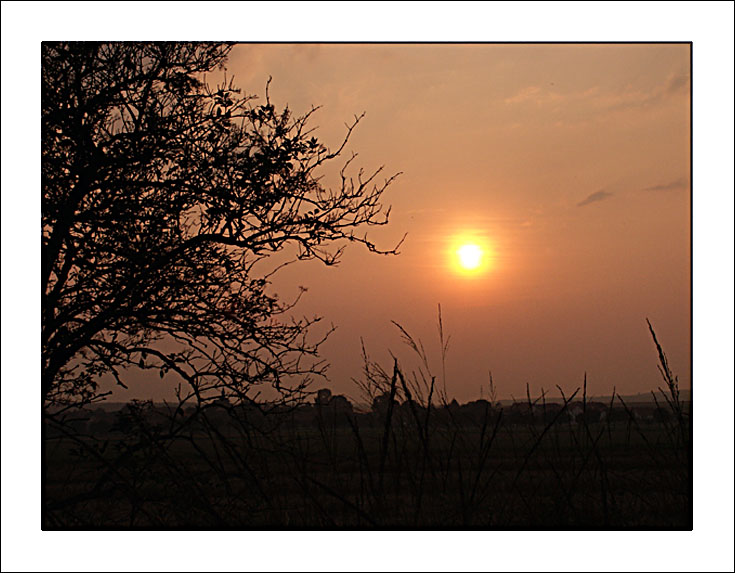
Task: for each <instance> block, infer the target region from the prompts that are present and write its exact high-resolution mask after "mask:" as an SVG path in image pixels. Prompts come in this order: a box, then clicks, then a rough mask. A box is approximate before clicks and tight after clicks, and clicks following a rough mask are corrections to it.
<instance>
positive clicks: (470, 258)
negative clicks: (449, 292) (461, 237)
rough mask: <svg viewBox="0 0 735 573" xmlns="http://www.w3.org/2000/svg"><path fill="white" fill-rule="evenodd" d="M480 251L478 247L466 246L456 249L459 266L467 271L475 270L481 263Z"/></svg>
mask: <svg viewBox="0 0 735 573" xmlns="http://www.w3.org/2000/svg"><path fill="white" fill-rule="evenodd" d="M482 255H483V252H482V249H481V248H480V247H479V246H478V245H474V244H466V245H462V246H461V247H460V248H459V249H457V256H458V257H459V264H460V265H461V266H462V268H464V269H467V270H468V271H470V270H473V269H476V268H478V267H479V266H480V264H481V263H482Z"/></svg>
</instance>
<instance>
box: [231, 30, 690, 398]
mask: <svg viewBox="0 0 735 573" xmlns="http://www.w3.org/2000/svg"><path fill="white" fill-rule="evenodd" d="M689 58H690V51H689V46H688V45H685V44H681V45H661V44H659V45H656V44H647V45H540V44H539V45H492V44H484V45H483V44H474V45H472V44H465V45H448V44H444V45H441V44H440V45H430V44H424V45H421V44H419V45H395V44H394V45H390V44H388V45H340V44H321V45H314V44H310V45H253V44H251V45H244V46H239V47H237V48H235V50H234V51H233V53H232V55H231V58H230V63H229V65H228V74H232V75H234V76H235V81H236V83H237V84H238V85H240V86H241V87H243V88H244V89H245V91H247V92H250V93H256V94H260V95H262V94H263V92H264V86H265V83H266V81H267V79H268V76H269V75H270V76H272V77H273V81H272V84H271V88H270V93H271V98H272V99H273V100H274V102H275V103H276V104H277V105H280V106H282V105H284V104H288V105H289V106H290V107H291V108H292V109H293V111H294V112H296V113H299V112H301V113H303V112H305V111H307V110H308V109H309V108H310V106H312V105H319V106H322V109H321V110H320V111H319V112H318V113H317V115H316V117H315V119H314V124H313V125H315V126H317V125H318V126H319V130H318V132H317V133H318V135H320V137H321V139H322V140H323V141H324V142H325V143H327V144H331V145H333V146H334V145H336V144H337V143H338V141H339V138H340V137H341V135H342V133H343V132H344V123H345V122H347V121H349V120H351V119H352V118H353V116H354V115H355V114H360V113H362V112H363V111H365V112H367V113H366V117H365V119H364V120H363V122H362V123H361V124H360V126H359V127H358V129H357V131H356V132H355V134H354V137H353V138H352V140H351V142H350V144H349V149H350V150H352V151H355V152H357V153H358V154H359V157H358V162H359V164H360V165H361V166H363V167H365V168H366V169H371V168H376V167H379V166H380V165H385V169H386V173H387V174H391V173H394V172H397V171H401V172H403V175H402V176H401V177H400V178H399V179H398V180H397V181H396V182H395V183H394V184H393V185H392V186H391V187H390V188H389V191H388V192H387V195H386V199H387V200H388V201H389V202H390V203H391V204H392V205H393V211H392V213H393V217H392V224H391V225H390V227H389V228H386V229H379V230H378V231H376V232H374V234H373V236H374V237H375V238H376V239H378V240H379V242H380V244H381V245H382V246H386V247H387V246H390V245H391V242H392V241H395V240H397V239H398V238H400V236H401V235H402V233H403V232H407V233H408V238H407V239H406V242H405V244H404V245H403V247H402V248H401V253H402V254H401V255H400V256H398V257H392V258H388V257H378V256H376V255H372V254H370V253H367V252H364V251H363V250H361V249H358V248H357V247H353V248H350V249H348V250H347V252H346V255H345V257H344V259H343V263H342V264H341V265H340V266H339V267H337V268H322V267H320V266H319V265H318V264H316V263H314V264H311V263H309V264H307V265H302V266H293V267H290V268H288V269H286V270H285V271H284V272H283V273H282V275H281V277H280V279H279V280H278V281H276V284H277V286H278V289H279V292H281V293H284V294H285V295H288V294H289V293H292V294H295V293H296V290H297V285H304V286H307V287H308V288H309V291H308V293H307V296H306V297H305V298H304V299H303V304H302V305H301V306H300V310H301V311H302V312H303V313H306V314H311V313H313V312H316V313H319V314H322V315H324V316H325V319H326V320H327V321H332V322H334V323H335V324H336V325H337V326H338V333H337V334H336V335H335V336H334V337H333V338H332V339H331V340H330V341H329V342H328V343H327V344H326V345H325V347H324V356H325V358H327V359H328V360H329V361H330V362H331V363H332V369H331V375H330V378H331V381H330V383H329V385H331V387H332V388H333V389H334V390H335V391H338V392H347V393H348V394H352V395H355V396H356V392H355V387H354V384H352V383H351V382H350V378H351V377H354V376H358V375H359V371H360V360H359V355H360V337H361V336H362V337H363V338H364V339H365V343H366V346H367V349H368V352H369V353H370V354H371V355H372V356H374V357H375V358H378V359H380V360H382V361H383V362H385V363H386V364H389V363H390V362H389V361H390V356H389V354H388V350H389V349H391V350H393V351H394V352H395V353H397V354H398V355H399V357H400V358H402V359H403V360H404V361H405V366H406V367H410V366H411V365H412V361H411V360H410V357H411V355H410V352H405V351H404V348H403V347H402V345H401V343H400V338H399V336H398V334H397V331H396V329H395V328H394V327H393V326H392V325H391V324H390V321H391V320H395V321H397V322H399V323H400V324H402V325H403V326H404V327H405V328H406V329H407V330H408V331H409V332H411V333H412V334H414V335H415V336H416V337H420V338H421V339H422V340H423V341H424V344H425V346H426V349H427V352H428V354H429V357H430V359H434V360H433V362H432V367H433V369H434V371H435V373H436V374H439V373H440V371H441V368H440V366H439V343H438V337H437V333H436V332H437V329H436V313H437V303H441V305H442V310H443V318H444V328H445V332H448V333H449V334H450V335H451V337H452V340H451V343H450V348H449V353H448V356H447V388H448V392H449V394H450V395H451V396H456V397H457V399H458V400H460V401H464V400H470V399H474V398H477V397H479V394H480V386H481V385H483V384H486V382H487V371H488V370H492V372H493V376H494V380H495V383H496V385H497V387H498V391H499V393H500V395H502V396H504V397H505V396H510V395H514V396H522V395H524V394H525V384H526V383H527V382H528V383H529V384H530V386H531V391H532V392H534V393H535V392H538V391H539V390H540V388H541V387H542V386H543V387H544V388H546V389H554V386H555V385H556V384H560V385H561V386H562V387H563V388H564V389H565V391H566V390H567V389H570V390H571V389H573V388H575V387H576V386H578V385H579V384H580V383H581V380H582V377H583V374H584V372H585V371H587V373H588V377H589V389H590V391H591V392H592V393H600V394H602V393H609V392H610V391H611V390H612V387H613V386H615V387H616V388H617V390H618V391H619V392H623V393H634V392H639V391H643V392H648V391H649V390H651V389H655V387H656V386H658V385H659V383H660V379H659V378H658V372H657V370H656V353H655V349H654V347H653V345H652V343H651V342H650V337H649V334H648V332H647V327H646V323H645V318H646V317H648V318H650V320H651V321H652V323H653V325H654V327H655V328H656V330H657V332H658V335H659V338H660V340H661V341H662V344H663V345H664V348H665V350H666V351H667V353H668V355H669V359H670V362H671V364H672V366H673V367H674V368H675V371H676V372H677V373H678V374H679V376H680V379H681V380H682V382H684V384H683V386H684V387H688V385H689V360H690V354H689V341H690V320H689V310H690V288H689V287H690V285H689V277H690V249H689V231H690V224H689V217H690V197H689V172H690V161H689V150H690V113H689V109H690V98H689V82H690V78H689V69H690V66H689V61H690V60H689ZM325 175H326V176H327V177H326V180H327V181H328V180H329V172H326V173H325ZM468 232H470V233H475V234H479V235H481V236H483V237H484V238H485V239H486V241H487V242H488V243H489V244H490V245H491V246H492V250H493V254H494V256H493V261H492V265H491V268H490V269H489V270H488V271H487V272H485V273H481V274H480V275H479V276H474V275H464V276H463V275H460V274H458V273H457V272H456V270H455V269H454V268H453V266H452V264H451V262H450V260H449V258H448V256H447V249H448V248H449V247H450V245H451V244H452V240H453V237H454V236H456V235H458V234H460V235H461V234H464V233H468ZM485 391H486V389H485ZM555 392H556V391H555Z"/></svg>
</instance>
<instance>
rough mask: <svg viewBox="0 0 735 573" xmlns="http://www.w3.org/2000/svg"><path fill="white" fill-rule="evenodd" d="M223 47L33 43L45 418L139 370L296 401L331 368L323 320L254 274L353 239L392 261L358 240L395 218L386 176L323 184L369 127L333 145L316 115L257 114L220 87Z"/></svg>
mask: <svg viewBox="0 0 735 573" xmlns="http://www.w3.org/2000/svg"><path fill="white" fill-rule="evenodd" d="M230 49H231V46H230V45H227V44H203V43H145V44H141V43H44V44H43V46H42V69H41V77H42V193H43V200H42V220H41V227H42V229H41V231H42V232H41V237H42V238H41V250H42V269H41V272H42V277H41V296H42V324H41V327H42V335H41V336H42V347H41V349H42V400H43V403H44V404H45V405H46V406H49V405H56V406H59V405H71V404H84V403H90V402H93V401H96V400H98V399H100V398H101V397H102V396H103V394H102V393H101V391H100V389H99V380H100V377H102V376H104V375H112V376H114V378H115V380H116V381H117V383H118V384H120V385H122V386H125V372H126V370H127V369H129V368H133V367H138V368H145V369H152V370H154V371H156V370H157V371H158V373H159V375H160V376H161V377H163V375H164V374H165V373H166V372H169V371H172V372H175V373H177V374H178V375H179V376H180V377H181V379H182V381H185V383H186V384H185V385H184V388H188V390H186V395H187V396H189V397H194V398H196V399H200V400H201V399H204V397H208V396H211V395H212V391H213V390H217V392H218V393H220V392H221V393H222V395H224V393H225V392H226V393H227V394H228V395H229V396H235V397H239V398H243V397H245V396H248V395H249V394H248V393H252V392H253V391H254V390H255V389H257V388H258V387H261V386H263V385H266V386H269V387H271V386H272V387H275V388H276V389H278V390H279V391H280V392H281V394H282V396H284V397H288V396H295V395H296V394H297V393H298V392H300V391H301V390H303V389H304V387H305V386H306V385H307V384H308V383H309V381H310V379H311V378H310V376H313V375H314V374H320V373H321V372H322V371H323V368H324V364H323V363H322V362H321V361H320V360H319V358H318V353H317V351H318V348H319V345H320V344H321V342H323V340H324V337H317V338H316V339H315V340H312V338H313V335H312V334H310V332H313V330H310V328H311V327H312V326H313V324H314V323H315V322H316V321H318V320H319V319H318V318H313V319H307V318H304V319H300V320H296V319H293V318H289V314H290V310H291V309H292V308H293V305H294V304H296V302H297V300H298V297H297V299H296V300H294V301H290V302H286V301H283V300H281V299H280V298H279V297H278V296H277V295H275V294H272V293H270V292H269V285H270V278H271V276H272V274H271V273H270V271H269V272H268V273H260V274H259V273H258V270H257V268H256V265H259V264H261V263H262V262H264V261H267V260H272V259H269V257H272V255H274V254H275V253H281V255H290V258H289V259H288V260H286V261H285V262H284V264H287V263H290V262H294V261H297V260H304V259H319V260H321V261H323V262H324V263H325V264H327V265H333V264H336V263H338V262H339V260H340V256H341V255H342V252H343V249H344V246H345V244H347V243H349V242H352V243H360V244H362V245H363V246H365V247H367V248H368V249H369V250H370V251H373V252H377V253H383V254H385V253H396V252H397V251H396V249H397V248H398V246H396V247H395V248H393V249H388V250H381V249H379V248H378V247H376V245H375V244H374V243H373V242H371V241H370V240H369V239H368V237H367V234H366V233H364V231H362V229H364V228H365V227H368V226H372V225H384V224H386V223H387V222H388V216H389V213H390V208H389V207H387V208H386V207H384V206H383V204H382V203H381V198H382V195H383V192H384V191H385V189H386V188H387V186H388V185H389V184H390V183H391V181H392V180H393V178H394V177H395V176H394V177H390V178H388V179H386V180H384V181H382V182H380V183H378V182H377V177H378V175H379V174H380V173H381V170H382V168H380V169H378V170H376V171H374V172H371V173H369V174H367V175H366V174H365V173H364V172H363V171H362V170H359V172H357V174H356V175H355V176H351V175H349V173H350V172H351V164H352V162H353V159H354V155H353V156H352V157H351V158H349V159H347V160H346V161H345V162H344V163H343V164H342V167H341V169H340V171H339V183H338V184H337V186H336V188H328V187H326V186H325V185H324V184H323V183H322V181H321V179H320V172H321V168H322V167H323V166H325V165H326V164H328V163H329V162H331V161H332V160H334V159H336V158H338V157H339V156H340V155H341V154H342V153H343V151H344V149H345V145H346V143H347V141H348V140H349V137H350V135H351V133H352V131H353V130H354V128H355V126H356V125H357V124H358V122H359V121H360V119H361V117H362V116H360V117H355V119H354V121H353V122H352V123H351V124H349V125H347V130H346V135H345V138H344V140H343V141H342V143H341V145H340V146H339V147H338V148H337V149H336V150H330V149H328V148H327V147H326V146H325V145H323V144H322V143H321V142H320V141H319V140H318V139H317V138H316V137H315V136H314V135H313V130H312V129H310V128H309V127H308V125H307V124H308V122H309V119H310V117H311V116H312V114H313V113H314V112H315V111H316V109H318V108H312V109H311V110H310V111H309V112H308V113H306V114H305V115H301V116H294V115H293V114H292V113H291V111H290V110H289V109H288V108H285V109H283V110H282V111H278V110H276V108H275V106H274V105H273V104H272V103H271V100H270V97H269V95H268V87H267V86H266V97H265V101H264V102H262V103H260V104H259V103H258V101H257V98H255V97H253V96H243V95H241V92H240V90H238V89H237V88H236V87H235V86H234V84H233V81H232V80H231V79H230V80H229V81H227V77H226V70H225V69H224V64H225V62H226V58H227V55H228V53H229V51H230ZM218 70H219V71H218ZM212 71H215V72H217V73H222V74H223V76H224V81H223V83H221V84H219V85H217V86H216V87H210V86H209V84H208V83H207V82H206V81H205V75H204V74H205V73H207V72H212ZM399 244H400V243H399ZM281 255H279V256H281ZM281 266H282V265H281ZM258 268H259V267H258ZM277 268H280V267H277ZM277 268H276V269H274V270H273V272H275V270H277ZM287 381H291V382H293V384H287V383H286V382H287ZM187 385H188V386H187Z"/></svg>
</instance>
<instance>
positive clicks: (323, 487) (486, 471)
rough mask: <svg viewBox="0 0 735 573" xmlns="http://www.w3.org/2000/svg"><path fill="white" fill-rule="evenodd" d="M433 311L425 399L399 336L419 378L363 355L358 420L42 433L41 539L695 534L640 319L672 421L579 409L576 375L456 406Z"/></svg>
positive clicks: (586, 405)
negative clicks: (212, 533)
mask: <svg viewBox="0 0 735 573" xmlns="http://www.w3.org/2000/svg"><path fill="white" fill-rule="evenodd" d="M438 312H439V314H438V335H439V342H440V348H441V354H440V363H441V386H440V388H439V389H437V377H436V376H435V375H434V374H433V373H432V370H431V368H430V361H429V358H428V356H427V353H426V351H425V349H424V345H423V344H422V343H421V341H420V340H418V339H416V338H414V337H413V336H411V335H410V334H409V332H408V331H407V330H406V329H405V328H403V327H402V326H401V325H399V324H397V323H396V327H397V329H398V331H399V334H400V336H401V339H402V341H403V343H404V344H405V345H406V347H408V348H409V349H410V350H411V352H412V353H413V354H414V355H415V356H416V358H417V359H418V361H417V364H418V366H417V367H416V368H414V369H411V370H406V369H405V368H403V367H402V365H401V361H400V360H399V359H398V358H397V357H396V356H393V359H392V365H391V368H386V367H383V366H381V365H379V364H378V363H376V362H374V361H373V360H372V359H371V358H370V357H369V355H368V353H367V351H366V349H365V347H364V344H363V349H362V354H363V362H364V364H363V371H362V372H363V374H362V377H361V378H360V379H358V380H356V384H357V387H358V388H359V389H360V390H361V391H362V393H363V394H364V396H365V397H366V398H368V399H369V400H370V401H371V402H373V403H374V404H377V406H376V408H375V409H374V410H373V411H372V412H370V413H366V414H350V413H346V412H338V411H337V410H333V411H332V410H329V408H328V407H326V406H324V407H322V406H312V407H311V409H310V410H309V412H312V416H311V417H309V418H308V419H307V418H304V419H302V418H299V416H301V415H302V410H301V409H298V408H296V409H280V410H278V411H267V410H264V409H262V408H256V407H255V406H254V405H252V404H249V403H245V402H225V401H215V402H211V403H207V404H204V405H199V406H198V407H196V408H193V409H187V408H182V407H181V405H176V406H172V408H171V409H170V410H168V411H166V410H162V409H161V408H156V407H154V406H153V405H152V404H150V403H136V404H132V405H131V407H130V408H128V410H127V413H126V414H125V416H126V417H123V418H124V419H121V420H120V425H119V427H118V429H117V430H116V431H113V432H108V433H106V434H105V435H104V437H101V436H100V435H94V434H90V433H86V434H85V433H84V432H75V431H71V430H70V429H69V425H68V424H65V423H64V422H63V420H53V421H51V422H49V423H50V428H52V429H53V431H50V432H48V434H49V436H50V437H49V439H50V440H51V441H52V442H54V443H56V444H58V445H60V448H59V449H57V450H51V449H50V450H48V451H51V452H52V453H51V454H49V456H50V457H49V459H47V460H46V464H47V466H48V469H49V472H48V475H49V477H48V478H47V483H46V501H47V503H46V506H45V508H44V527H46V528H59V529H64V528H95V527H114V528H139V527H143V528H148V527H156V528H218V529H221V528H237V529H258V528H274V527H275V528H295V529H303V528H329V529H336V528H361V529H362V528H412V529H415V528H486V529H517V528H522V529H557V528H562V529H587V528H589V529H599V528H603V529H626V528H630V529H639V528H657V529H661V528H664V529H669V528H673V529H689V528H691V523H692V521H691V519H692V516H691V465H690V464H691V450H690V448H691V424H690V413H689V411H688V409H687V405H686V403H685V402H683V401H682V400H681V397H680V392H679V385H678V384H679V383H678V379H677V378H676V376H674V375H673V374H672V372H671V369H670V367H669V363H668V360H667V358H666V355H665V353H664V352H663V350H662V347H661V345H660V343H659V341H658V339H657V337H656V334H655V332H654V330H653V327H652V326H651V324H650V322H649V323H648V326H649V330H650V333H651V336H652V338H653V342H654V345H655V347H656V351H657V353H658V360H659V370H660V372H661V375H662V377H663V380H664V386H663V387H660V388H659V389H658V394H655V393H654V399H655V400H656V402H655V403H656V404H657V406H658V407H659V410H660V411H662V412H668V414H667V415H665V416H664V415H661V416H659V418H658V419H657V421H655V422H649V421H644V420H641V419H639V418H638V417H637V416H636V414H635V410H634V408H633V407H632V406H631V405H629V404H626V402H625V401H624V399H623V398H622V397H621V396H619V395H617V394H616V392H615V389H613V394H612V398H611V400H610V402H609V403H608V404H606V405H603V406H602V407H601V406H600V405H599V404H597V403H593V402H590V401H589V399H588V394H587V375H586V374H585V375H584V377H583V379H582V380H581V385H580V387H578V388H576V389H575V390H574V391H573V392H572V393H571V394H570V395H568V396H567V395H566V394H565V393H564V392H563V390H562V389H561V388H560V387H558V392H559V395H560V401H559V402H557V403H554V402H551V401H550V395H549V393H548V392H546V391H545V390H543V389H542V390H541V392H540V395H539V396H537V397H535V398H534V397H533V396H532V394H531V390H530V386H528V385H527V387H526V397H525V401H524V402H518V403H516V404H514V405H513V406H511V407H507V408H504V407H502V406H501V405H500V404H499V403H498V402H497V400H496V392H495V386H494V381H493V378H492V374H489V393H488V396H489V398H490V400H485V401H477V402H475V403H474V404H473V405H465V406H463V407H460V406H459V405H458V404H457V403H456V402H454V401H450V400H449V394H448V385H447V377H446V366H445V361H446V357H447V351H448V347H449V337H445V333H444V328H443V324H442V318H441V307H439V309H438ZM381 396H382V397H383V399H380V397H381ZM579 396H581V398H579ZM376 399H378V400H377V401H376ZM659 404H660V406H659ZM580 407H581V412H580V413H579V414H576V413H577V412H578V410H579V409H580ZM659 410H657V412H658V411H659ZM71 446H73V448H74V449H73V451H71V452H70V450H69V448H70V447H71Z"/></svg>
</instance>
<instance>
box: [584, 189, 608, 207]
mask: <svg viewBox="0 0 735 573" xmlns="http://www.w3.org/2000/svg"><path fill="white" fill-rule="evenodd" d="M612 195H613V194H612V193H610V192H609V191H595V192H594V193H592V194H591V195H588V196H587V198H586V199H584V200H582V201H580V202H579V203H577V207H584V206H585V205H589V204H590V203H596V202H597V201H603V200H605V199H607V198H608V197H612Z"/></svg>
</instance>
